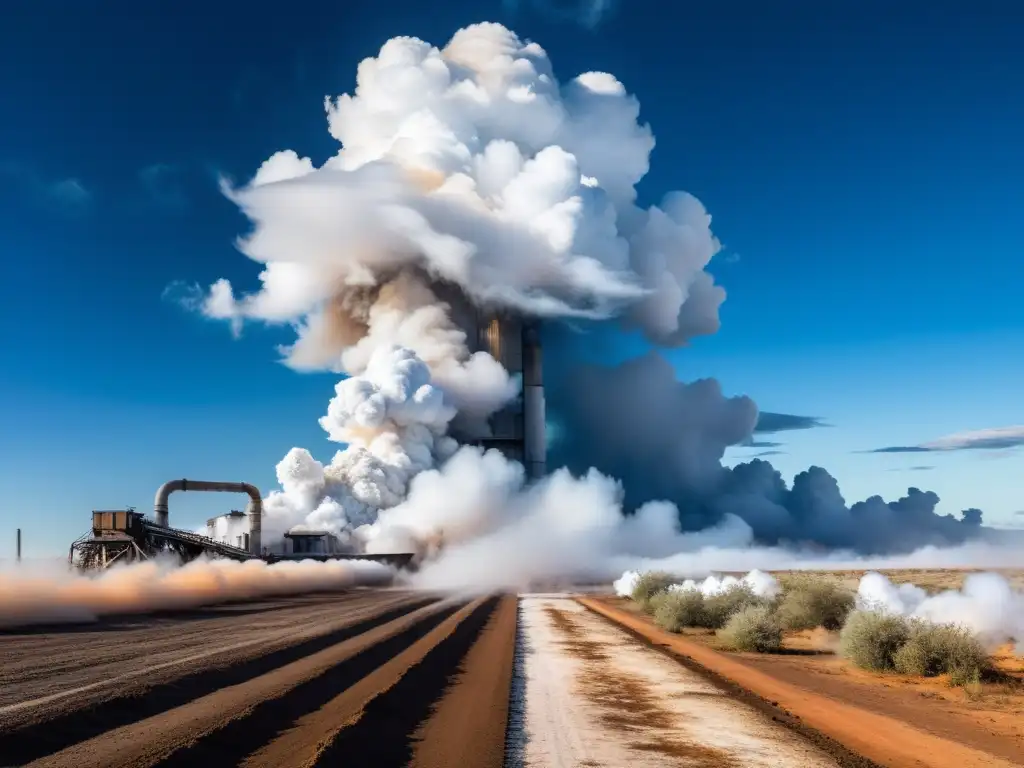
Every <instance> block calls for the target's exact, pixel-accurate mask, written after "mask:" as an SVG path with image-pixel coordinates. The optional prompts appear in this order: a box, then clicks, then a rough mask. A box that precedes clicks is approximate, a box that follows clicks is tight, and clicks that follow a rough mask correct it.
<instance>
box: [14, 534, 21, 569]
mask: <svg viewBox="0 0 1024 768" xmlns="http://www.w3.org/2000/svg"><path fill="white" fill-rule="evenodd" d="M15 542H16V544H15V548H14V551H15V552H16V553H17V557H16V560H17V562H19V563H20V562H21V528H19V529H18V533H17V535H16V536H15Z"/></svg>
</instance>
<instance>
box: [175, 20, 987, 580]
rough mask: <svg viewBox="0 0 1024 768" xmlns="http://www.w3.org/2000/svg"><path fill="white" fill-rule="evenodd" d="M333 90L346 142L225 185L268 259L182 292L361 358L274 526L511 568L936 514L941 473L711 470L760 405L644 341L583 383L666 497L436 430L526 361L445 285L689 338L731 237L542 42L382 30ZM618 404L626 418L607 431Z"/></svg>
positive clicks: (611, 104) (722, 560)
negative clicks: (642, 196) (507, 355)
mask: <svg viewBox="0 0 1024 768" xmlns="http://www.w3.org/2000/svg"><path fill="white" fill-rule="evenodd" d="M325 107H326V111H327V124H328V129H329V131H330V133H331V135H332V136H333V137H334V138H335V139H336V140H337V141H338V142H339V143H340V148H339V150H338V152H337V154H336V155H334V156H333V157H331V158H330V159H329V160H327V161H326V162H325V163H324V164H323V165H321V166H320V167H317V166H316V165H314V163H313V162H312V160H310V159H309V158H307V157H303V156H301V155H299V154H298V153H296V152H294V151H291V150H285V151H281V152H278V153H276V154H275V155H273V156H272V157H270V158H269V159H268V160H266V161H265V162H264V163H263V165H262V166H261V167H260V168H259V169H258V170H257V172H256V174H255V176H254V177H253V178H252V179H251V180H250V181H249V182H248V183H246V184H244V185H241V186H233V185H231V184H228V183H225V184H224V191H225V194H227V195H228V196H229V197H230V198H231V199H232V200H233V201H234V202H236V203H237V204H238V206H239V207H240V208H241V210H242V211H243V212H244V213H245V214H246V215H247V216H248V217H249V219H250V220H251V221H252V223H253V229H252V231H251V232H250V233H249V234H248V235H247V236H245V237H244V238H242V239H241V241H240V242H239V248H240V250H241V251H242V252H243V253H244V254H245V255H246V256H248V257H249V258H250V259H252V260H253V261H255V262H257V263H259V264H261V265H262V272H261V273H260V274H259V280H260V286H259V289H258V290H256V291H254V292H250V293H246V292H244V291H243V292H239V291H237V290H236V288H235V286H233V285H232V284H231V283H229V282H228V281H227V280H219V281H217V282H216V283H214V284H213V285H212V286H211V287H210V289H209V290H208V291H206V292H204V293H201V295H200V296H192V297H191V303H192V305H194V306H199V307H200V308H201V309H202V311H203V312H204V313H205V314H206V315H208V316H210V317H214V318H219V319H222V320H225V321H228V322H230V323H231V324H232V327H233V328H235V329H236V330H240V329H241V328H242V327H243V326H244V324H245V323H247V322H263V323H272V324H291V325H292V326H293V327H294V328H296V330H297V338H296V340H295V341H294V343H293V344H292V345H291V346H288V347H286V348H285V349H284V350H283V353H284V355H285V361H286V362H287V363H288V364H289V365H291V366H292V367H294V368H296V369H300V370H310V369H321V370H324V369H326V370H332V371H337V372H341V373H345V374H347V375H348V377H349V378H346V379H345V380H343V381H342V382H341V383H340V384H338V386H337V388H336V393H335V397H334V398H333V399H332V400H331V402H330V405H329V406H328V410H327V415H326V416H325V417H324V418H322V419H321V422H320V423H321V426H323V428H324V429H325V431H326V432H327V434H328V436H329V438H330V439H331V440H334V441H337V442H339V443H342V444H344V445H345V447H344V448H343V449H342V450H340V451H339V452H337V453H336V454H335V456H334V457H333V458H332V459H331V460H330V462H329V463H327V464H324V463H321V462H320V461H318V460H316V459H315V458H314V457H313V456H312V455H311V454H310V453H309V452H308V451H306V450H304V449H301V448H293V449H292V450H291V451H290V452H289V453H288V454H287V455H286V456H285V458H284V459H283V460H282V461H281V462H280V463H279V464H278V466H277V476H278V479H279V481H280V485H281V490H279V491H275V492H273V493H271V494H270V495H269V497H268V498H267V499H266V503H265V516H264V531H265V541H267V542H270V541H271V540H272V539H273V538H274V537H275V536H279V535H280V534H282V533H283V532H285V531H287V530H289V529H291V528H293V527H295V526H304V527H306V528H313V529H322V530H327V531H329V532H331V533H333V534H335V535H337V536H338V537H340V538H341V539H342V540H343V541H344V542H345V543H346V544H348V545H350V546H352V547H353V548H357V549H361V550H364V551H368V552H388V551H412V552H415V553H417V554H418V555H419V556H420V558H421V562H422V568H421V570H420V572H419V574H418V576H417V579H418V581H419V583H421V584H423V585H429V586H459V585H463V584H465V583H467V582H474V583H476V584H478V585H480V586H525V585H529V584H531V583H535V582H538V581H544V580H559V579H560V580H569V579H597V580H607V579H610V578H612V577H613V575H614V574H616V573H621V572H622V571H623V570H625V569H636V568H641V567H648V566H649V565H651V564H658V563H665V564H668V565H671V566H675V567H674V568H672V570H675V571H678V572H681V573H693V574H697V573H701V572H703V573H702V575H703V574H706V573H707V572H710V571H712V570H718V571H723V570H739V569H744V570H749V569H753V568H767V567H773V565H774V567H780V564H781V563H786V564H787V566H791V564H792V563H793V561H794V560H800V559H801V558H805V557H808V555H806V554H800V551H797V552H794V550H793V549H792V548H790V549H786V548H783V547H781V546H780V547H777V548H772V549H753V548H751V545H752V544H753V543H754V541H755V536H757V537H761V538H762V539H765V538H767V540H770V541H773V542H775V541H778V542H779V543H780V544H782V543H783V542H786V541H789V542H803V541H812V542H815V541H816V542H818V543H824V544H826V545H827V546H835V547H843V546H844V543H846V542H848V541H850V536H849V532H850V531H854V532H856V531H861V530H863V529H864V528H865V526H864V525H863V524H862V523H861V522H859V521H858V519H857V516H858V515H861V514H863V515H865V516H867V518H868V519H869V521H876V520H877V521H880V522H879V523H878V526H877V531H876V533H875V535H874V537H873V540H874V541H882V540H890V539H892V538H893V537H892V536H891V534H892V533H893V532H899V533H902V532H903V531H904V529H903V528H902V527H900V525H903V523H900V525H897V524H895V523H891V520H906V521H908V522H906V523H905V525H907V526H911V527H912V526H914V525H916V522H915V521H917V520H918V519H919V518H922V519H923V517H924V515H925V514H927V515H931V514H932V507H934V502H932V501H931V496H928V497H927V498H919V496H914V495H911V497H909V499H908V500H903V501H901V502H897V503H894V504H893V505H884V504H883V503H882V502H881V500H878V502H879V504H881V506H879V504H874V501H873V500H869V502H870V503H869V502H865V503H864V504H865V505H866V506H865V507H864V508H863V509H861V508H859V507H856V505H855V508H847V507H846V505H845V502H844V501H843V500H842V498H841V497H840V496H839V495H838V489H837V488H836V489H834V492H833V489H831V488H830V486H829V481H830V480H831V478H830V477H829V476H827V473H824V474H822V473H823V472H824V471H823V470H816V469H814V470H812V471H810V472H808V473H804V474H805V475H806V477H803V478H802V479H801V480H799V482H798V483H796V484H794V488H793V490H792V491H790V490H789V489H788V488H786V487H785V486H784V484H781V480H780V479H779V478H777V477H775V476H774V475H773V474H772V470H771V468H770V465H767V464H765V463H764V462H761V463H760V464H757V465H749V466H748V467H747V469H746V470H744V469H742V468H737V469H735V470H732V471H731V472H728V471H726V470H724V468H723V467H722V466H721V458H722V453H723V451H724V450H725V447H726V446H728V445H732V444H736V443H739V442H742V441H744V440H746V439H748V438H749V437H750V434H751V432H752V430H753V428H754V425H755V424H756V421H757V408H756V405H755V404H754V403H753V401H750V400H749V399H747V398H732V399H727V398H725V397H724V396H723V395H722V392H721V388H720V387H719V386H718V384H717V382H714V381H713V380H707V381H702V382H697V383H695V384H692V385H679V384H678V382H675V380H674V374H673V375H672V377H671V384H669V385H667V386H664V387H662V388H661V389H660V390H658V391H654V392H651V391H650V386H649V385H650V382H651V381H652V377H651V376H650V375H648V374H649V372H648V371H647V370H645V366H650V367H652V368H653V369H657V370H655V373H659V372H660V373H664V371H663V370H661V369H662V368H667V364H666V365H665V366H660V367H659V365H658V361H657V359H654V358H652V360H651V361H647V362H641V363H640V364H639V365H638V367H637V368H636V369H635V370H633V369H630V370H625V372H624V378H623V379H622V380H621V381H620V382H619V383H625V384H628V385H629V386H628V387H627V388H626V389H619V390H614V391H604V394H601V393H599V392H598V390H597V388H596V387H595V388H594V389H593V391H592V395H593V396H591V397H587V398H580V400H581V404H582V405H581V407H582V408H583V409H584V411H586V412H587V413H590V414H593V413H596V414H597V415H596V416H593V417H591V416H587V420H588V421H589V422H590V423H591V424H593V426H594V427H595V429H603V433H600V434H596V435H594V436H593V440H591V441H590V442H591V444H592V445H591V447H601V448H609V450H612V451H613V453H614V452H615V451H618V452H619V453H623V454H626V456H625V457H623V456H620V455H610V456H607V457H604V458H607V459H608V460H607V461H597V462H594V463H596V464H598V466H599V467H600V468H601V469H602V470H605V471H611V472H614V473H615V474H617V475H618V474H619V472H618V468H619V466H620V465H621V466H622V468H624V469H626V470H627V471H626V472H623V473H621V476H623V477H624V478H625V477H626V476H628V475H630V474H640V475H644V476H645V477H648V476H653V477H655V478H656V479H657V481H658V482H657V483H656V484H655V485H653V486H652V488H655V489H658V490H660V489H664V490H665V493H664V494H663V495H661V496H660V498H667V499H670V500H671V502H673V503H669V502H666V501H657V500H652V499H657V498H659V496H657V495H655V496H651V495H648V496H647V497H646V498H644V499H642V500H641V501H640V502H639V503H636V504H632V503H630V504H629V507H630V509H631V510H632V509H635V510H636V511H635V514H629V515H624V514H623V505H624V502H625V501H627V499H626V493H625V490H624V486H623V485H622V484H621V483H619V482H618V481H616V480H613V479H611V478H610V477H608V476H607V475H605V474H601V473H600V472H598V471H596V470H589V471H587V466H591V465H590V464H588V465H586V466H583V467H574V469H576V470H577V474H576V476H574V475H573V474H571V473H570V472H569V471H566V470H559V471H556V472H555V473H553V474H552V475H550V476H549V477H547V478H545V479H543V480H542V481H540V482H538V483H536V484H533V485H527V483H526V482H525V477H524V471H523V468H522V466H520V465H519V464H517V463H515V462H512V461H509V460H508V459H506V458H505V457H504V456H502V455H500V454H498V453H496V452H486V453H485V452H483V451H481V450H480V449H478V448H475V447H471V446H462V447H460V446H459V445H458V444H456V442H455V441H454V440H453V439H452V437H451V436H450V435H451V434H452V433H456V432H457V433H458V434H459V435H460V436H462V435H465V436H469V437H474V438H476V437H484V436H486V435H487V430H488V426H487V418H488V417H489V416H490V415H492V414H493V413H495V412H496V411H497V410H498V409H500V408H502V407H503V406H504V405H506V404H507V403H509V402H510V401H511V400H512V399H513V398H515V397H516V396H517V395H518V389H519V382H518V381H516V380H515V379H513V378H512V377H511V376H510V375H509V374H508V372H506V371H505V370H504V368H503V367H502V366H501V365H500V364H499V363H498V362H497V361H496V360H495V359H493V358H492V357H490V356H489V355H488V354H486V353H480V352H477V353H475V354H471V353H470V349H471V348H472V345H471V344H469V343H468V342H467V339H466V335H465V332H464V331H463V330H461V329H460V327H459V324H458V323H457V322H456V320H455V317H454V314H453V297H454V296H460V295H461V296H464V297H466V299H468V301H470V302H472V303H474V304H475V305H476V306H477V307H478V308H480V309H485V310H502V309H507V310H512V311H515V312H517V313H519V314H521V315H524V316H526V317H529V318H548V319H552V318H553V319H557V318H585V319H590V320H607V321H608V322H610V323H614V324H617V326H618V327H620V328H632V329H640V330H641V331H642V332H643V333H644V334H646V336H647V338H648V339H649V340H650V341H652V342H653V343H655V344H659V345H662V346H664V345H681V344H685V343H686V342H687V341H689V340H690V339H692V338H693V337H695V336H698V335H702V334H710V333H714V332H715V331H717V329H718V325H719V319H718V309H719V306H720V304H721V303H722V301H723V300H724V297H725V292H724V291H723V290H722V289H721V288H720V287H718V286H716V285H715V284H714V280H713V279H712V277H711V275H710V274H708V273H707V272H705V271H704V270H705V267H706V266H707V265H708V264H709V262H710V260H711V259H712V257H713V256H714V255H715V253H716V252H717V251H718V250H719V247H720V246H719V243H718V241H717V239H716V238H715V236H714V235H713V234H712V232H711V229H710V223H711V217H710V216H709V215H708V213H707V211H706V210H705V209H704V207H703V205H702V204H701V203H700V202H699V201H698V200H697V199H696V198H694V197H693V196H691V195H688V194H686V193H683V192H671V193H669V194H668V195H666V196H665V198H664V200H663V201H662V203H661V204H660V205H658V206H654V207H650V208H642V207H640V206H638V205H637V194H636V185H637V183H638V182H639V181H640V180H641V179H642V178H643V176H644V175H645V174H646V173H647V171H648V166H649V157H650V153H651V150H652V148H653V147H654V138H653V135H652V133H651V130H650V128H649V127H648V126H647V125H645V124H642V123H640V122H639V120H638V118H639V104H638V103H637V101H636V99H634V98H633V97H632V96H631V95H630V94H629V93H628V92H627V91H626V89H625V87H624V86H623V85H622V83H620V82H619V81H618V80H617V79H616V78H615V77H614V76H612V75H610V74H606V73H598V72H588V73H584V74H582V75H579V76H578V77H576V78H574V79H572V80H570V81H568V82H565V83H560V82H559V81H558V80H557V79H556V77H555V75H554V71H553V69H552V66H551V63H550V61H549V60H548V57H547V54H546V53H545V52H544V50H543V49H542V48H541V47H540V46H539V45H537V44H536V43H529V42H523V41H521V40H520V39H519V38H518V37H516V35H514V34H513V33H512V32H510V31H509V30H507V29H505V28H504V27H502V26H500V25H497V24H480V25H475V26H471V27H467V28H466V29H462V30H460V31H459V32H457V33H456V34H455V35H454V37H453V38H452V39H451V40H450V41H449V43H448V44H447V45H446V46H444V47H443V48H437V47H434V46H432V45H430V44H428V43H426V42H423V41H421V40H417V39H414V38H409V37H398V38H394V39H392V40H390V41H388V42H387V43H385V45H384V46H383V47H382V48H381V50H380V52H379V54H378V55H377V56H376V57H374V58H369V59H366V60H365V61H363V62H362V63H361V64H360V65H359V70H358V76H357V86H356V89H355V92H354V93H353V94H344V95H342V96H339V97H337V98H335V99H331V98H329V99H327V100H326V104H325ZM659 375H660V374H659ZM630 379H635V381H631V380H630ZM609 382H611V379H610V378H609ZM650 395H653V396H650ZM591 409H593V410H591ZM608 420H613V421H614V422H615V423H616V424H620V425H621V428H622V434H620V435H618V436H617V437H615V438H613V439H611V440H609V435H608ZM456 427H457V430H456V429H455V428H456ZM584 433H585V432H584V430H582V429H580V430H576V431H575V433H574V434H575V435H576V437H577V438H580V437H581V436H583V435H584ZM652 435H658V436H660V437H659V438H658V439H654V438H652ZM612 443H615V444H616V446H611V444H612ZM599 458H601V457H599ZM630 460H632V461H640V462H642V463H643V464H644V467H642V468H640V469H641V470H642V471H639V470H638V471H637V472H631V471H629V470H633V469H636V468H635V467H633V466H632V465H630V464H629V461H630ZM761 465H764V466H761ZM645 473H646V474H645ZM628 482H629V481H628V480H627V483H628ZM832 483H834V481H832ZM680 484H681V485H682V486H683V487H682V490H681V489H680ZM682 491H685V492H682ZM919 495H920V494H919ZM921 496H925V495H921ZM819 500H823V501H822V502H821V503H819ZM935 501H937V497H936V498H935ZM929 503H931V507H928V504H929ZM677 504H678V505H679V506H677ZM900 504H902V506H899V505H900ZM919 508H920V509H919ZM680 509H683V510H684V512H685V514H683V515H681V514H680ZM808 521H810V522H808ZM979 522H980V521H979ZM943 526H944V528H943V531H944V530H945V529H946V528H948V529H949V530H950V531H952V533H950V535H949V536H946V535H945V534H944V533H943V532H942V531H940V532H939V533H940V534H942V535H939V534H936V537H934V538H923V539H921V538H915V539H912V540H913V541H915V542H920V543H923V544H928V543H932V541H936V542H938V543H949V542H950V541H953V542H957V541H962V540H963V537H964V536H965V535H966V534H963V533H962V531H967V530H974V528H973V527H970V526H966V525H961V522H960V521H951V522H950V521H947V522H946V523H943ZM868 527H870V526H868ZM695 528H699V529H700V530H695V531H691V530H690V529H695ZM806 530H813V531H815V535H813V536H808V537H804V536H802V535H801V534H802V533H803V531H806ZM833 530H834V531H835V535H834V536H833V535H832V534H831V533H830V531H833ZM765 531H767V532H768V533H769V534H771V535H770V536H769V537H764V536H763V532H765ZM829 536H832V538H829ZM957 537H960V538H957ZM833 556H834V557H836V558H840V559H841V558H848V559H855V558H856V557H857V556H856V555H854V554H852V552H851V550H850V549H843V550H842V551H841V552H839V553H837V554H835V555H829V556H827V557H833ZM813 557H816V558H817V559H818V560H819V561H820V560H822V559H826V556H822V555H820V553H819V554H816V555H813ZM709 566H711V567H709ZM761 586H763V585H761ZM759 588H760V587H759Z"/></svg>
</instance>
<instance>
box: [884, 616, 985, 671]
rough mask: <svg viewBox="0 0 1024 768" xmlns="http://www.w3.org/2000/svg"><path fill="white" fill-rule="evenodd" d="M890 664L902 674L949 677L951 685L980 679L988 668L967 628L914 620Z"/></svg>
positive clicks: (981, 648) (980, 650) (980, 645)
mask: <svg viewBox="0 0 1024 768" xmlns="http://www.w3.org/2000/svg"><path fill="white" fill-rule="evenodd" d="M893 664H894V666H895V667H896V671H898V672H902V673H903V674H905V675H919V676H922V677H934V676H935V675H944V674H949V676H950V683H951V684H952V685H966V684H967V683H970V682H972V681H975V680H980V678H981V675H982V673H983V672H984V671H985V670H986V669H987V668H988V667H989V657H988V653H987V652H986V650H985V648H984V646H983V645H982V644H981V643H980V642H979V641H978V639H977V638H976V637H975V636H974V635H973V634H971V632H970V630H968V629H967V628H966V627H962V626H958V625H955V624H933V623H931V622H927V621H921V620H913V621H911V622H910V636H909V637H908V638H907V642H906V644H904V646H903V647H902V648H900V649H899V651H897V652H896V653H895V654H894V656H893Z"/></svg>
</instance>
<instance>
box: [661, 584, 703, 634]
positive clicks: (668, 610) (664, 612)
mask: <svg viewBox="0 0 1024 768" xmlns="http://www.w3.org/2000/svg"><path fill="white" fill-rule="evenodd" d="M651 607H652V609H653V611H654V623H655V624H657V625H658V626H659V627H661V628H662V629H666V630H668V631H669V632H678V631H679V630H680V629H682V628H683V627H699V626H703V623H704V595H702V594H701V593H700V592H699V591H698V590H696V589H670V590H668V591H667V592H659V593H658V594H656V595H655V596H654V597H653V598H651Z"/></svg>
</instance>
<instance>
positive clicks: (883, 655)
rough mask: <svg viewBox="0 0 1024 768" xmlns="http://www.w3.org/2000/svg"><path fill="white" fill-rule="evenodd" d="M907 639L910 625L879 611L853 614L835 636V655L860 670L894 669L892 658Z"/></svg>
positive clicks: (900, 617) (894, 664)
mask: <svg viewBox="0 0 1024 768" xmlns="http://www.w3.org/2000/svg"><path fill="white" fill-rule="evenodd" d="M909 637H910V623H909V622H908V621H907V620H906V619H904V618H903V617H902V616H894V615H892V614H888V613H884V612H882V611H854V612H853V613H851V614H850V615H849V617H848V618H847V619H846V624H844V625H843V631H842V632H841V633H840V635H839V652H840V653H841V654H842V655H843V656H845V657H846V658H847V659H849V660H850V661H852V662H853V663H854V664H856V665H857V666H858V667H861V668H862V669H870V670H874V671H876V672H883V671H886V670H891V669H895V667H896V663H895V659H894V657H895V656H896V654H897V653H898V652H899V650H900V649H901V648H902V647H903V646H904V644H906V642H907V640H908V639H909Z"/></svg>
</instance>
